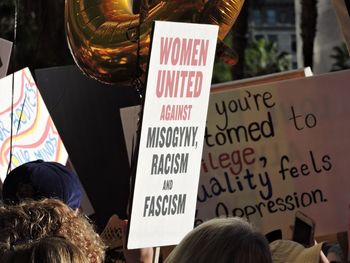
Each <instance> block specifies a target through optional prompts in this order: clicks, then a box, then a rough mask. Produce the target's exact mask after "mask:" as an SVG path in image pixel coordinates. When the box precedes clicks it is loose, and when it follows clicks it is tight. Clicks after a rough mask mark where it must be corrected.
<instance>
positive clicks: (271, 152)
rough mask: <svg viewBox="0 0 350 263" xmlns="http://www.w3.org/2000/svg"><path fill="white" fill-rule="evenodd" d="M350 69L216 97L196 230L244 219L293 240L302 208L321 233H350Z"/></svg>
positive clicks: (210, 113)
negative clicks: (223, 219)
mask: <svg viewBox="0 0 350 263" xmlns="http://www.w3.org/2000/svg"><path fill="white" fill-rule="evenodd" d="M349 82H350V71H342V72H337V73H331V74H325V75H320V76H315V77H308V78H300V79H295V80H289V81H280V82H275V83H271V84H263V85H258V86H253V87H247V88H239V89H233V90H229V91H224V92H218V93H212V94H211V97H210V102H209V110H208V119H207V128H206V132H205V136H204V141H205V143H204V150H203V156H202V163H201V165H202V169H201V177H200V183H199V188H198V197H197V212H196V224H200V223H201V222H203V221H204V220H207V219H209V218H213V217H219V216H240V217H245V218H247V219H248V220H250V221H252V222H253V223H254V224H255V225H256V226H257V227H259V228H260V229H261V230H262V231H263V232H270V231H272V230H275V229H282V230H283V231H284V236H285V237H286V238H287V237H288V236H290V226H291V225H293V220H294V214H295V212H296V211H297V210H301V211H302V212H304V213H305V214H307V215H308V216H310V217H311V218H313V219H314V220H315V222H316V235H327V234H332V233H336V232H341V231H347V229H348V206H349V203H350V191H349V186H350V173H349V171H350V159H349V158H350V157H349V153H348V151H349V149H350V136H349V134H350V120H349V114H350V103H349V101H348V100H349V99H348V98H349V96H350V90H349V87H348V83H349Z"/></svg>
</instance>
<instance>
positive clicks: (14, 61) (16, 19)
mask: <svg viewBox="0 0 350 263" xmlns="http://www.w3.org/2000/svg"><path fill="white" fill-rule="evenodd" d="M14 4H15V18H14V25H13V46H12V54H13V55H12V61H13V68H14V70H16V66H17V63H16V47H17V23H18V0H15V1H14ZM14 94H15V73H14V72H13V73H12V88H11V127H10V153H9V164H8V166H7V171H6V176H7V175H8V173H9V172H10V171H11V165H12V154H13V151H12V144H13V101H14ZM22 111H23V108H22ZM19 121H20V120H19Z"/></svg>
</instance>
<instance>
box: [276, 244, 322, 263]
mask: <svg viewBox="0 0 350 263" xmlns="http://www.w3.org/2000/svg"><path fill="white" fill-rule="evenodd" d="M270 249H271V254H272V262H273V263H285V262H288V263H300V262H303V263H327V262H328V260H327V258H326V257H325V256H324V254H323V253H322V243H319V244H316V245H314V246H312V247H308V248H305V247H304V246H303V245H301V244H299V243H297V242H294V241H291V240H276V241H273V242H272V243H271V244H270Z"/></svg>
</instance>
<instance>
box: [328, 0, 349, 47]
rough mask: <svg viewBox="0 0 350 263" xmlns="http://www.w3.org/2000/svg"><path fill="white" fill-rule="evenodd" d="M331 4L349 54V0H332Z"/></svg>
mask: <svg viewBox="0 0 350 263" xmlns="http://www.w3.org/2000/svg"><path fill="white" fill-rule="evenodd" d="M332 4H333V7H334V9H335V12H336V14H337V18H338V23H339V26H340V27H341V29H342V32H343V35H344V39H345V41H346V45H347V47H348V51H349V52H350V0H332Z"/></svg>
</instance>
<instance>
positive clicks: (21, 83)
mask: <svg viewBox="0 0 350 263" xmlns="http://www.w3.org/2000/svg"><path fill="white" fill-rule="evenodd" d="M11 113H13V116H12V117H11V115H12V114H11ZM11 126H12V127H11ZM11 133H12V134H11ZM11 135H12V136H11ZM11 137H12V139H11ZM11 148H12V151H11ZM11 152H12V161H11V165H9V163H10V154H11ZM67 158H68V154H67V151H66V149H65V147H64V145H63V142H62V140H61V138H60V136H59V134H58V132H57V130H56V127H55V125H54V123H53V121H52V119H51V117H50V114H49V112H48V110H47V108H46V106H45V104H44V101H43V99H42V98H41V96H40V93H39V90H38V88H37V87H36V85H35V82H34V79H33V77H32V76H31V74H30V71H29V69H28V68H25V69H22V70H20V71H18V72H16V73H15V74H12V75H9V76H7V77H5V78H3V79H0V178H1V181H4V179H5V177H6V175H7V171H8V170H10V169H13V168H15V167H17V166H19V165H21V164H23V163H26V162H29V161H33V160H37V159H42V160H44V161H56V162H59V163H62V164H64V165H65V164H66V162H67ZM9 166H10V167H9Z"/></svg>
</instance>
